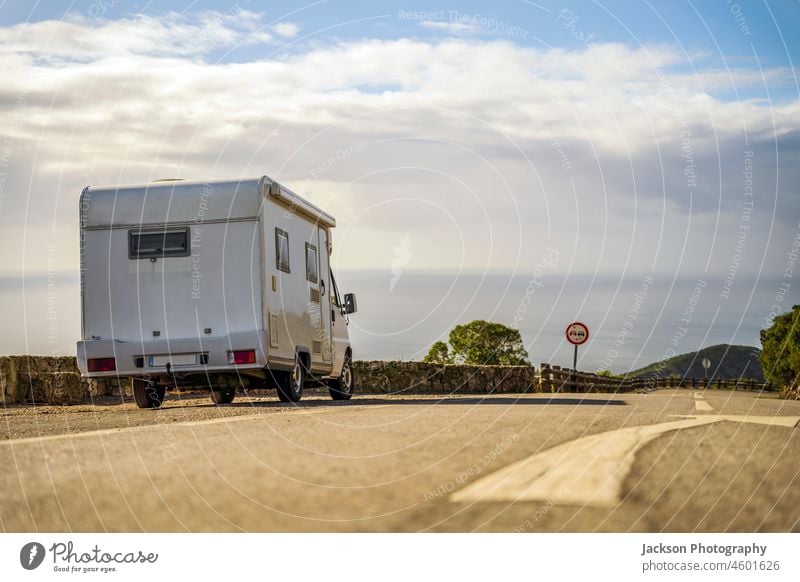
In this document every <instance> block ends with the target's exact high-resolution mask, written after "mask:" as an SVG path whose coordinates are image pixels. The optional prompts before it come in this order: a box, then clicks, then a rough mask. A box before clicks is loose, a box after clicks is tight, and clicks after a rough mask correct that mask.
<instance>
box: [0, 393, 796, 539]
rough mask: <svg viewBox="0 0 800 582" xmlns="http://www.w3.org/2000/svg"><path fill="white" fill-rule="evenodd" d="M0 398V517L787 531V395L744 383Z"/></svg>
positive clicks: (177, 526)
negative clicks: (62, 402)
mask: <svg viewBox="0 0 800 582" xmlns="http://www.w3.org/2000/svg"><path fill="white" fill-rule="evenodd" d="M208 402H209V401H208V400H207V399H202V400H201V399H193V398H189V399H183V400H176V399H172V400H169V401H168V402H167V403H166V405H165V407H164V408H163V409H162V410H158V411H143V410H137V409H135V408H134V407H133V406H132V405H131V404H111V403H108V402H106V403H103V404H100V405H93V406H79V407H39V408H36V409H32V408H29V407H26V408H24V407H16V408H13V407H9V408H6V409H5V410H3V411H2V412H3V415H4V418H3V423H2V424H0V436H4V437H5V440H2V441H0V466H2V467H3V470H2V473H0V491H2V495H0V529H2V530H4V531H8V532H11V531H131V532H138V531H548V532H558V531H586V532H593V531H650V532H654V531H655V532H657V531H800V462H798V461H799V460H800V429H798V428H797V427H796V426H795V425H796V423H797V422H798V421H800V402H794V401H791V402H790V401H781V400H777V399H775V398H774V397H772V396H759V395H756V394H751V393H746V392H735V393H731V392H716V391H708V392H705V393H695V392H692V391H690V390H674V391H668V390H662V391H657V392H653V393H649V394H622V395H602V394H594V395H557V396H553V397H551V396H547V395H525V396H520V397H516V396H508V395H504V396H488V397H483V398H480V397H463V396H462V397H448V398H444V399H439V398H436V397H422V396H416V397H412V396H407V397H360V398H359V397H356V398H354V399H353V401H351V402H346V403H341V402H333V401H331V400H328V399H326V398H324V397H323V396H319V397H313V398H311V399H309V400H304V401H303V402H301V403H300V405H299V406H293V405H285V404H279V403H277V402H276V399H275V398H274V397H264V398H260V399H244V400H242V399H239V400H237V402H236V403H234V405H232V406H222V407H215V406H213V405H209V404H208Z"/></svg>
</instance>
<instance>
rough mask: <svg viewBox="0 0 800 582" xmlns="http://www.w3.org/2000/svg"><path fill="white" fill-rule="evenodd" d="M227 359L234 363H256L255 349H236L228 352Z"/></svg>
mask: <svg viewBox="0 0 800 582" xmlns="http://www.w3.org/2000/svg"><path fill="white" fill-rule="evenodd" d="M228 359H229V360H230V361H231V363H233V364H236V365H241V364H255V363H256V351H255V350H236V351H234V352H228Z"/></svg>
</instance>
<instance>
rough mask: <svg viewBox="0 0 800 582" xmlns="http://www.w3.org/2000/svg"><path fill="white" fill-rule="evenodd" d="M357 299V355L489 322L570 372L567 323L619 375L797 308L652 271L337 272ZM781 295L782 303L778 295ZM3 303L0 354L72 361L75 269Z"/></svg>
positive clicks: (586, 351)
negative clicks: (584, 329) (575, 324)
mask: <svg viewBox="0 0 800 582" xmlns="http://www.w3.org/2000/svg"><path fill="white" fill-rule="evenodd" d="M337 282H338V285H339V289H340V292H342V293H346V292H351V291H352V292H355V293H356V296H357V299H358V312H357V313H356V314H354V315H352V316H350V335H351V341H352V345H353V353H354V356H355V358H356V359H359V360H422V358H423V357H424V356H425V354H426V353H427V350H428V349H429V347H430V346H431V344H433V343H434V342H436V341H438V340H446V339H447V335H448V333H449V331H450V330H451V329H452V328H453V327H454V326H455V325H458V324H463V323H467V322H469V321H472V320H474V319H486V320H491V321H497V322H500V323H503V324H505V325H509V326H511V327H516V328H518V329H519V330H520V333H521V335H522V338H523V341H524V343H525V347H526V349H527V350H528V353H529V357H530V362H531V363H532V364H533V365H536V366H538V365H539V364H540V363H542V362H547V363H551V364H554V365H561V366H571V365H572V356H573V352H572V349H573V348H572V346H571V345H570V344H568V343H567V342H566V340H565V339H564V328H565V327H566V325H567V324H569V323H570V322H572V321H581V322H583V323H585V324H586V325H587V326H588V327H589V330H590V338H589V341H588V342H587V344H586V345H584V346H581V347H580V348H579V351H578V368H579V369H581V370H586V371H596V370H601V369H609V370H611V371H613V372H615V373H625V372H628V371H631V370H635V369H638V368H641V367H643V366H646V365H648V364H650V363H652V362H655V361H658V360H662V359H664V358H667V357H671V356H672V355H676V354H681V353H686V352H692V351H695V350H698V349H700V348H703V347H708V346H711V345H716V344H722V343H727V344H740V345H748V346H754V347H758V346H759V332H760V330H761V329H762V328H764V327H765V326H767V325H769V322H770V320H771V318H772V317H773V316H774V315H775V314H777V313H781V312H783V311H785V310H787V309H789V308H791V306H792V305H793V304H794V303H798V302H800V297H798V293H797V292H796V291H795V290H793V289H791V288H790V287H786V286H785V285H782V283H783V281H782V280H781V279H779V278H774V277H773V278H766V277H764V278H760V279H755V278H747V277H739V278H737V279H736V280H735V281H734V282H733V285H731V286H730V290H729V293H727V294H725V293H724V290H725V289H726V280H725V279H722V278H719V277H703V276H702V275H697V276H689V277H673V276H666V275H659V274H630V273H629V274H626V275H624V276H615V275H610V274H602V275H590V274H569V275H565V274H560V273H552V272H548V271H547V270H542V269H538V270H535V271H534V272H530V273H522V272H518V273H498V272H491V273H478V272H449V273H447V272H445V273H435V272H431V271H412V270H408V271H401V270H397V269H395V271H394V272H392V271H391V270H390V269H385V270H380V269H370V270H347V269H343V270H341V271H340V272H339V273H338V275H337ZM778 298H780V300H779V299H778ZM0 300H2V305H4V307H5V310H4V311H5V313H4V317H3V319H4V322H3V323H4V328H5V331H6V333H4V334H3V336H2V337H0V354H4V355H7V354H37V355H74V354H75V342H76V341H77V340H78V337H79V335H80V297H79V280H78V275H77V272H72V271H59V272H56V273H51V275H50V277H49V279H48V275H47V274H42V273H36V274H28V275H26V276H24V278H23V277H20V276H19V275H13V276H10V275H6V276H0Z"/></svg>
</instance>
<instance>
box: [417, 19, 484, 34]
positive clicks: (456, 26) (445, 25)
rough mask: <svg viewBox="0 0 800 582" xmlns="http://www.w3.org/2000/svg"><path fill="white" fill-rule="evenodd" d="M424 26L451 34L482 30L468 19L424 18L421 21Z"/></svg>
mask: <svg viewBox="0 0 800 582" xmlns="http://www.w3.org/2000/svg"><path fill="white" fill-rule="evenodd" d="M419 25H420V26H421V27H423V28H429V29H432V30H438V31H442V32H447V33H449V34H464V33H476V32H480V30H481V28H480V26H478V24H477V23H476V22H474V21H472V20H467V21H447V20H423V21H422V22H420V23H419Z"/></svg>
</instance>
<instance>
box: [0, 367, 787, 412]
mask: <svg viewBox="0 0 800 582" xmlns="http://www.w3.org/2000/svg"><path fill="white" fill-rule="evenodd" d="M353 371H354V373H355V379H356V393H357V394H503V393H507V394H524V393H529V392H539V391H541V390H542V385H543V382H542V381H541V380H540V377H539V375H537V373H536V370H535V368H533V367H528V366H462V365H447V366H445V365H440V364H425V363H422V362H384V361H371V362H363V361H362V362H354V363H353ZM548 377H549V375H548ZM616 382H618V381H616ZM602 389H603V388H602V387H593V388H592V389H591V390H590V391H593V392H596V391H599V390H602ZM558 390H559V388H557V387H554V386H551V385H547V386H545V391H547V392H551V391H558ZM618 390H620V389H619V387H616V388H615V387H613V386H612V387H611V388H610V389H608V390H607V391H610V392H614V391H618ZM0 393H1V394H2V397H3V402H5V403H7V404H13V403H39V404H77V403H80V402H86V401H89V400H91V399H93V398H99V397H104V396H117V397H119V396H122V395H125V396H130V387H129V385H128V382H126V381H122V382H120V381H119V380H83V379H81V377H80V374H79V372H78V368H77V366H76V363H75V358H73V357H48V356H0ZM782 396H783V397H784V398H795V397H798V393H797V391H794V392H792V391H785V393H784V394H782Z"/></svg>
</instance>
